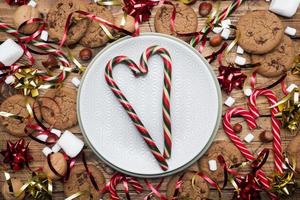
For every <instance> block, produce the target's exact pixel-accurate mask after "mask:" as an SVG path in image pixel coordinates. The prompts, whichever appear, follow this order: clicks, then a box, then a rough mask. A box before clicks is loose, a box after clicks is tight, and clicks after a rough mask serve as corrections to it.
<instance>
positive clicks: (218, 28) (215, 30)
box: [212, 26, 223, 34]
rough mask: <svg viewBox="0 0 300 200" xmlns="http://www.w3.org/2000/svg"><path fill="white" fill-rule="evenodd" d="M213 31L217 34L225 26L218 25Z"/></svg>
mask: <svg viewBox="0 0 300 200" xmlns="http://www.w3.org/2000/svg"><path fill="white" fill-rule="evenodd" d="M212 31H213V32H214V33H216V34H219V33H221V32H222V31H223V28H222V27H218V26H217V27H214V28H213V30H212Z"/></svg>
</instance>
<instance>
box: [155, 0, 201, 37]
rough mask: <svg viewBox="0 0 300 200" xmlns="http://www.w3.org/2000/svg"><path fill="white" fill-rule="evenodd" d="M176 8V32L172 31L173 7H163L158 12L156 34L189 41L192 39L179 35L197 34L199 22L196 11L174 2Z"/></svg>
mask: <svg viewBox="0 0 300 200" xmlns="http://www.w3.org/2000/svg"><path fill="white" fill-rule="evenodd" d="M172 3H173V4H174V5H175V7H176V17H175V22H174V24H175V25H174V29H175V32H172V31H171V16H172V11H173V6H172V5H163V6H161V7H160V8H158V10H157V11H156V15H155V18H154V26H155V30H156V32H159V33H164V34H168V35H173V36H176V37H178V38H180V39H182V40H185V41H188V40H189V39H190V38H191V37H189V36H179V35H178V34H177V33H181V34H185V33H193V32H196V30H197V26H198V21H197V14H196V13H195V11H194V10H193V9H192V8H191V7H190V6H187V5H184V4H183V3H180V2H172Z"/></svg>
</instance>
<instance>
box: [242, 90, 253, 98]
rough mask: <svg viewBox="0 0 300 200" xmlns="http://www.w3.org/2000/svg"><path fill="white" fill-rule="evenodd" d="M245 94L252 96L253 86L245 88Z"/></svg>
mask: <svg viewBox="0 0 300 200" xmlns="http://www.w3.org/2000/svg"><path fill="white" fill-rule="evenodd" d="M244 94H245V95H246V96H247V97H250V96H251V94H252V90H251V88H245V89H244Z"/></svg>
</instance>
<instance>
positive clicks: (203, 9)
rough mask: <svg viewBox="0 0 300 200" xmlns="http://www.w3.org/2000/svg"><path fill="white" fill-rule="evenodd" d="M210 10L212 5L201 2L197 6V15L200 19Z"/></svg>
mask: <svg viewBox="0 0 300 200" xmlns="http://www.w3.org/2000/svg"><path fill="white" fill-rule="evenodd" d="M211 9H212V4H211V3H208V2H202V3H200V5H199V14H200V15H201V16H202V17H206V16H207V15H208V14H209V13H210V12H211Z"/></svg>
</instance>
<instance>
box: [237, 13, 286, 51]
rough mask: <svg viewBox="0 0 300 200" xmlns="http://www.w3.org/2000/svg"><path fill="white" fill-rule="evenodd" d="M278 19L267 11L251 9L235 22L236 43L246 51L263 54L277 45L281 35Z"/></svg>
mask: <svg viewBox="0 0 300 200" xmlns="http://www.w3.org/2000/svg"><path fill="white" fill-rule="evenodd" d="M283 32H284V30H283V25H282V22H281V21H280V19H279V18H278V17H277V16H276V15H275V14H273V13H271V12H269V11H252V12H249V13H247V14H246V15H244V16H242V17H241V18H240V19H239V21H238V23H237V34H239V41H238V44H239V45H240V46H241V47H242V48H243V49H244V50H245V51H247V52H248V53H253V54H264V53H268V52H270V51H271V50H273V49H274V48H275V47H277V46H278V45H279V43H280V42H281V39H282V37H283Z"/></svg>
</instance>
